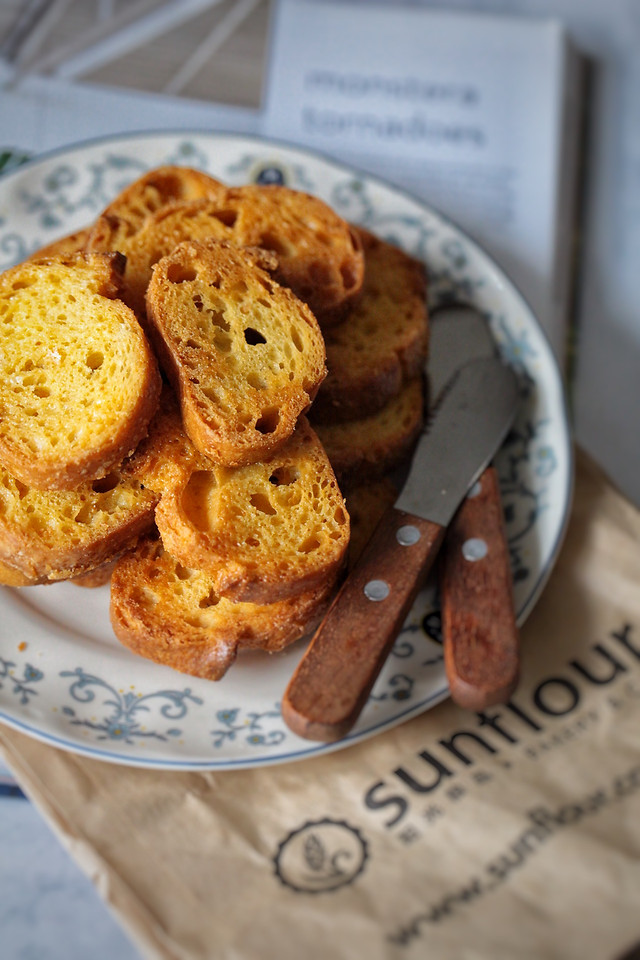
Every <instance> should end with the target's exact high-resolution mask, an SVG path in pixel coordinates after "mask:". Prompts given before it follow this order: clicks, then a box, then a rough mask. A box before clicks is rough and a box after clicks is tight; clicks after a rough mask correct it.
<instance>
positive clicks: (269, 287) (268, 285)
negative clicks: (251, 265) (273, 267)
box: [256, 277, 273, 294]
mask: <svg viewBox="0 0 640 960" xmlns="http://www.w3.org/2000/svg"><path fill="white" fill-rule="evenodd" d="M256 280H257V281H258V283H259V284H260V286H261V287H264V289H265V290H266V291H267V293H271V294H272V293H273V284H272V283H269V281H268V280H266V279H265V278H264V277H256Z"/></svg>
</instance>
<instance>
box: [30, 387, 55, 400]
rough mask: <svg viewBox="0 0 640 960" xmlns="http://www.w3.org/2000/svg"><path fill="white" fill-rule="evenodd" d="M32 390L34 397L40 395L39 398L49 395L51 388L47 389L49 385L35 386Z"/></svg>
mask: <svg viewBox="0 0 640 960" xmlns="http://www.w3.org/2000/svg"><path fill="white" fill-rule="evenodd" d="M33 392H34V393H35V395H36V397H40V398H41V399H43V398H44V397H48V396H50V395H51V390H49V387H35V388H34V391H33Z"/></svg>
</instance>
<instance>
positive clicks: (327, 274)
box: [309, 260, 331, 287]
mask: <svg viewBox="0 0 640 960" xmlns="http://www.w3.org/2000/svg"><path fill="white" fill-rule="evenodd" d="M309 276H310V278H311V280H312V281H313V283H314V284H316V283H317V284H319V285H320V286H323V287H324V286H327V284H329V283H331V270H330V269H329V266H328V265H327V264H326V263H322V261H321V260H314V261H313V263H312V264H311V265H310V266H309Z"/></svg>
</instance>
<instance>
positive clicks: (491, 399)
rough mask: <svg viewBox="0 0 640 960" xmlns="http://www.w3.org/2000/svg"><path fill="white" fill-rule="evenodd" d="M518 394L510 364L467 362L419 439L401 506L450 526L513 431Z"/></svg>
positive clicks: (494, 360) (401, 496)
mask: <svg viewBox="0 0 640 960" xmlns="http://www.w3.org/2000/svg"><path fill="white" fill-rule="evenodd" d="M517 399H518V384H517V380H516V377H515V374H514V373H513V371H512V370H511V368H510V367H507V366H506V365H505V364H503V363H501V362H500V361H499V360H497V359H494V358H492V357H490V358H486V359H480V360H475V361H472V362H471V363H468V364H465V365H464V366H463V367H462V368H461V369H460V370H459V371H458V373H457V374H456V375H455V379H454V381H453V382H452V383H451V384H450V386H449V387H448V389H447V391H446V393H445V395H444V397H443V399H442V400H441V402H440V404H439V405H438V407H437V410H436V413H435V416H434V417H433V420H432V422H431V423H429V424H428V425H427V430H426V432H425V433H423V435H422V437H421V438H420V440H419V441H418V445H417V447H416V450H415V453H414V455H413V460H412V463H411V467H410V469H409V475H408V477H407V479H406V481H405V484H404V487H403V488H402V492H401V494H400V496H399V497H398V499H397V500H396V509H398V510H404V511H406V512H407V513H414V514H416V515H417V516H419V517H423V518H424V519H425V520H432V521H433V522H434V523H437V524H439V525H440V526H442V527H446V526H447V525H448V524H449V522H450V521H451V519H452V517H453V515H454V513H455V511H456V509H457V508H458V505H459V504H460V502H461V500H462V498H463V497H464V496H465V494H466V492H467V490H468V489H469V487H471V485H472V484H473V483H474V482H475V480H477V478H478V477H479V476H480V474H481V473H482V471H483V470H484V468H485V467H486V466H487V465H488V463H489V462H490V460H491V459H492V457H493V455H494V453H495V452H496V450H497V449H498V447H499V446H500V444H501V443H502V441H503V440H504V438H505V436H506V435H507V432H508V430H509V427H510V426H511V423H512V421H513V417H514V414H515V410H516V406H517Z"/></svg>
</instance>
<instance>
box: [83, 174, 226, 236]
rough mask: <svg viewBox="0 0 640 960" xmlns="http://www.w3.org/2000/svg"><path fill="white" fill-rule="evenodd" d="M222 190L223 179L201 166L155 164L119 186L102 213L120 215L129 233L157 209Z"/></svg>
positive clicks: (109, 215)
mask: <svg viewBox="0 0 640 960" xmlns="http://www.w3.org/2000/svg"><path fill="white" fill-rule="evenodd" d="M224 190H226V186H225V185H224V184H223V183H221V182H220V181H219V180H216V179H215V178H214V177H211V176H209V174H208V173H204V172H203V171H202V170H195V169H194V168H193V167H180V166H173V165H167V166H164V167H156V168H155V169H154V170H149V171H148V172H147V173H145V174H143V175H142V176H141V177H139V178H138V179H137V180H134V182H133V183H130V184H129V185H128V186H126V187H125V188H124V189H123V190H121V191H120V193H119V194H118V195H117V196H116V197H114V199H113V200H112V201H111V203H110V204H109V205H108V206H107V207H106V208H105V209H104V210H103V211H102V215H103V216H107V217H119V218H121V219H122V220H123V221H125V222H126V224H127V226H128V229H129V231H130V233H133V232H135V231H136V230H139V229H140V227H141V226H142V224H143V223H144V221H145V220H146V219H147V217H149V216H151V215H152V214H154V213H156V212H157V211H158V210H162V209H163V208H165V207H168V206H171V204H173V203H181V202H184V201H186V200H200V199H202V198H204V197H215V196H217V195H218V194H219V193H220V192H221V191H224Z"/></svg>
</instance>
